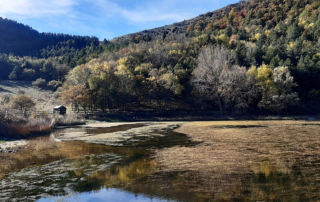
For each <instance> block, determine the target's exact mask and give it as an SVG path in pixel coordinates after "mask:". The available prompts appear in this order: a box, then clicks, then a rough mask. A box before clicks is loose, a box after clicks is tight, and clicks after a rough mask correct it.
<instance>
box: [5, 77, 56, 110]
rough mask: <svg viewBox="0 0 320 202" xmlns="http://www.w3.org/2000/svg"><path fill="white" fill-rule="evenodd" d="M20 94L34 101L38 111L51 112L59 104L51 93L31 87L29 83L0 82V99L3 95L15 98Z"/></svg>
mask: <svg viewBox="0 0 320 202" xmlns="http://www.w3.org/2000/svg"><path fill="white" fill-rule="evenodd" d="M21 92H24V94H25V95H27V96H31V97H32V98H33V99H34V101H36V103H37V110H38V111H52V108H53V107H54V106H56V105H60V104H61V103H60V101H59V100H58V99H55V98H54V97H53V93H54V92H53V91H51V90H42V89H39V88H36V87H33V86H32V84H31V81H8V80H0V97H3V96H4V95H10V96H15V95H17V94H19V93H21Z"/></svg>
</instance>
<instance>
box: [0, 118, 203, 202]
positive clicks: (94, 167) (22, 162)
mask: <svg viewBox="0 0 320 202" xmlns="http://www.w3.org/2000/svg"><path fill="white" fill-rule="evenodd" d="M143 126H144V125H143V124H130V125H124V126H116V127H111V128H85V127H76V128H64V129H59V130H56V131H55V132H54V134H51V135H50V136H42V137H36V138H32V139H31V140H30V141H29V143H28V145H26V147H25V148H22V149H20V151H19V152H18V153H15V154H10V155H9V154H1V155H0V158H1V161H2V162H3V163H2V164H1V166H0V167H1V170H2V175H3V176H4V177H3V179H2V180H0V198H1V199H2V200H3V201H156V202H157V201H176V200H174V199H172V198H171V197H166V196H165V195H164V196H163V195H162V194H161V193H153V191H152V189H151V190H139V189H140V188H141V187H143V186H144V181H145V180H144V179H142V178H144V177H145V176H148V175H149V174H152V173H153V172H154V171H155V170H156V164H155V162H153V160H152V158H150V156H151V155H152V153H153V151H152V150H153V149H158V148H165V147H171V146H176V145H181V146H194V145H196V144H197V143H195V142H192V141H191V140H190V139H188V138H187V136H186V135H184V134H180V133H176V132H173V131H172V130H165V131H155V132H156V133H157V134H159V135H157V136H154V137H152V138H149V137H147V136H139V137H133V138H131V139H130V140H126V141H123V142H121V144H119V145H122V146H105V145H102V144H90V143H85V142H83V141H57V140H56V139H55V138H54V137H55V136H57V134H65V133H68V132H70V131H72V132H86V133H87V134H89V135H95V134H100V133H111V132H116V131H125V130H128V129H131V128H137V127H143ZM12 171H16V172H12ZM137 179H138V180H137ZM139 179H140V180H141V179H142V181H139ZM138 181H139V182H138ZM132 183H135V185H134V186H133V187H136V188H138V190H131V188H128V187H127V186H128V185H130V184H132ZM2 200H1V201H2Z"/></svg>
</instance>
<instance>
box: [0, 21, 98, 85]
mask: <svg viewBox="0 0 320 202" xmlns="http://www.w3.org/2000/svg"><path fill="white" fill-rule="evenodd" d="M101 52H102V48H101V47H100V46H99V40H98V38H96V37H89V36H73V35H68V34H55V33H39V32H38V31H36V30H34V29H32V28H31V27H29V26H27V25H23V24H21V23H17V22H15V21H12V20H9V19H3V18H1V17H0V64H1V65H0V78H2V79H8V77H9V75H10V73H12V75H11V76H10V79H12V80H26V79H27V80H32V79H35V78H39V77H43V76H45V77H50V75H48V74H46V73H45V72H44V73H41V72H39V69H42V68H43V67H39V66H41V65H42V66H43V64H44V63H46V62H49V63H50V62H51V63H56V64H59V65H61V64H66V65H67V66H69V67H71V68H72V67H75V66H76V65H78V64H82V63H85V62H86V56H87V55H89V54H93V53H96V54H99V53H101ZM38 59H41V60H40V61H42V62H40V63H42V64H41V65H39V60H38ZM44 59H46V60H44ZM35 63H37V65H35ZM22 66H24V68H22ZM24 69H27V70H28V71H27V73H23V70H24ZM31 69H32V70H31ZM13 70H14V71H13ZM26 74H28V75H26ZM29 74H32V75H29ZM29 76H30V77H29Z"/></svg>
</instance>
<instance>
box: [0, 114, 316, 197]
mask: <svg viewBox="0 0 320 202" xmlns="http://www.w3.org/2000/svg"><path fill="white" fill-rule="evenodd" d="M107 125H109V126H111V127H106V126H107ZM177 126H180V127H178V128H177ZM319 129H320V122H319V121H293V120H282V121H270V120H269V121H207V122H179V123H178V122H176V123H173V122H170V123H143V124H126V125H123V126H122V125H121V124H120V125H119V124H116V123H113V124H91V125H88V126H86V127H85V126H83V127H76V128H61V129H59V130H56V131H55V133H53V134H52V135H51V137H48V136H47V137H45V136H44V137H37V138H34V139H32V140H30V141H29V143H28V145H27V146H26V147H27V148H23V149H22V152H18V153H14V154H1V155H0V156H1V159H2V162H7V163H5V164H2V167H1V170H2V171H1V172H2V180H1V181H0V182H1V183H2V184H1V183H0V190H1V193H2V197H3V198H6V197H7V198H8V199H12V198H20V199H21V198H25V199H27V198H28V197H29V198H33V199H39V198H40V197H42V200H43V201H50V200H51V199H50V197H53V196H54V199H59V198H61V196H65V198H67V199H68V200H70V201H74V200H75V199H76V197H78V196H83V197H88V198H94V197H98V194H102V195H103V196H105V197H109V195H110V194H112V193H113V192H114V191H116V190H118V191H117V193H122V194H123V195H121V197H125V196H127V197H129V196H131V195H130V194H129V193H135V194H137V195H138V196H139V197H140V196H142V195H144V196H145V197H150V198H156V200H160V201H266V200H278V201H315V200H318V199H319V198H320V195H319V192H318V190H319V189H320V187H319V185H318V183H317V182H318V181H319V180H320V179H319V177H318V174H317V173H318V172H319V171H320V164H319V162H320V136H319V135H318V131H319ZM59 140H60V141H59ZM63 140H65V141H63ZM80 140H82V141H80ZM21 169H22V170H21ZM12 171H15V172H12ZM59 176H61V177H59ZM52 179H54V180H53V181H52ZM40 181H41V183H40ZM15 182H19V183H18V185H16V186H15V187H16V188H15V189H14V190H11V189H12V186H11V184H12V183H15ZM52 183H53V184H55V185H54V186H53V184H52ZM26 185H27V186H29V187H30V191H29V192H28V193H31V192H32V193H34V194H33V195H32V196H31V195H30V194H28V193H27V192H26V193H24V192H23V190H26V187H25V186H26ZM52 186H53V187H52ZM10 187H11V188H10ZM32 190H33V191H32ZM37 190H38V191H37ZM68 190H69V191H68ZM93 190H94V191H95V192H94V193H95V194H94V193H92V192H91V191H93ZM11 191H12V192H11ZM17 192H18V193H19V194H18V195H16V196H14V195H12V194H13V193H17ZM48 197H49V198H48ZM119 197H120V196H119ZM121 197H120V198H121ZM49 199H50V200H49Z"/></svg>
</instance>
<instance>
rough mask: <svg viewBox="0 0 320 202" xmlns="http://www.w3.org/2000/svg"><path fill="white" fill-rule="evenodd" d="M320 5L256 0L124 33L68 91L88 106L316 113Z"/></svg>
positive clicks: (75, 73)
mask: <svg viewBox="0 0 320 202" xmlns="http://www.w3.org/2000/svg"><path fill="white" fill-rule="evenodd" d="M319 7H320V2H319V1H314V0H286V1H282V0H253V1H248V2H240V3H238V4H233V5H230V6H228V7H225V8H223V9H219V10H218V11H213V12H209V13H206V14H204V15H200V16H199V17H197V18H194V19H192V20H189V21H184V22H181V23H176V24H174V25H171V26H169V27H163V28H156V29H153V30H145V31H143V32H139V33H135V34H129V35H126V36H123V37H118V38H116V39H115V40H113V42H114V43H122V44H123V43H126V44H128V46H127V47H125V48H121V49H120V50H119V51H105V52H104V53H102V54H101V55H100V57H99V58H97V59H94V60H92V61H90V62H89V63H87V64H85V65H80V66H78V67H76V68H75V69H73V70H72V71H71V72H70V73H69V75H68V77H67V81H66V83H65V85H64V89H65V90H64V91H62V93H61V97H62V99H63V100H65V101H66V102H69V103H73V105H74V106H77V107H82V108H83V109H85V110H88V109H103V110H106V109H112V108H130V106H131V108H132V106H135V107H139V106H141V105H143V104H147V103H150V104H149V105H150V106H151V103H153V105H152V106H154V109H158V110H163V109H169V108H170V107H171V106H172V104H174V103H177V102H179V103H180V105H179V106H180V107H182V108H183V107H191V108H205V109H216V110H218V109H220V111H221V113H223V111H231V112H244V111H247V112H248V111H251V112H259V113H260V112H263V113H265V112H266V113H275V112H276V113H279V112H285V113H305V112H315V111H316V110H318V108H317V106H318V103H319V101H320V85H319V84H320V83H319V80H320V79H319V78H320V74H319V73H320V40H319V37H320V18H319V12H320V8H319ZM186 22H188V23H189V25H188V26H187V28H186ZM70 95H72V96H70ZM80 95H81V96H80ZM195 96H196V99H194V97H195ZM147 105H148V104H147ZM290 106H294V107H291V108H290ZM171 108H172V107H171ZM292 109H293V110H292Z"/></svg>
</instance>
